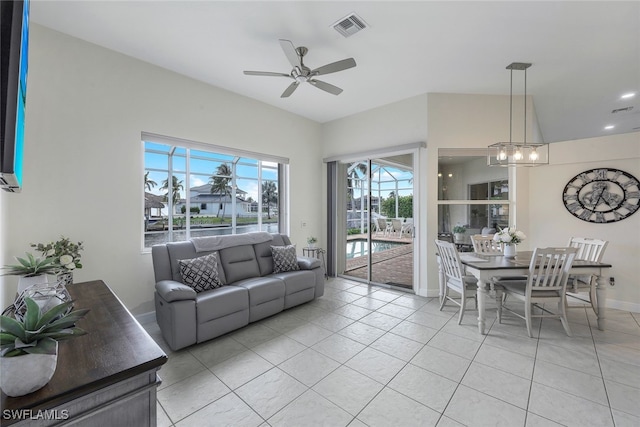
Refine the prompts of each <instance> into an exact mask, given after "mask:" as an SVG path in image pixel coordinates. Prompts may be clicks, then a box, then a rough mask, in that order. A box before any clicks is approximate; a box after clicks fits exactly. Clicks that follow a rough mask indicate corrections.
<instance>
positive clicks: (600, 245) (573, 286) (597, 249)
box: [567, 237, 609, 315]
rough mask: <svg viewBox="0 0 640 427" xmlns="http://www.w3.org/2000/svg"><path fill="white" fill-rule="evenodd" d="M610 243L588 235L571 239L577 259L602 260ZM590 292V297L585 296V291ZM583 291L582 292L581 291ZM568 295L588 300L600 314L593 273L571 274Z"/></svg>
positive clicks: (570, 242) (583, 300) (570, 244)
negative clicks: (585, 274)
mask: <svg viewBox="0 0 640 427" xmlns="http://www.w3.org/2000/svg"><path fill="white" fill-rule="evenodd" d="M608 244H609V242H608V241H606V240H600V239H591V238H588V237H572V238H570V239H569V244H568V246H569V247H572V248H576V249H577V250H578V252H577V253H576V259H579V260H586V261H594V262H602V257H603V255H604V250H605V249H606V248H607V245H608ZM584 291H586V292H587V293H588V298H585V297H584V294H583V292H584ZM581 292H582V293H581ZM567 296H569V297H571V298H574V299H577V300H580V301H582V302H586V303H588V304H589V305H591V308H592V309H593V312H594V313H595V314H596V315H597V314H598V300H597V297H596V280H595V276H591V275H587V276H584V275H570V276H569V281H568V283H567ZM567 306H568V307H569V308H576V307H577V308H580V307H582V306H580V305H578V306H569V305H567Z"/></svg>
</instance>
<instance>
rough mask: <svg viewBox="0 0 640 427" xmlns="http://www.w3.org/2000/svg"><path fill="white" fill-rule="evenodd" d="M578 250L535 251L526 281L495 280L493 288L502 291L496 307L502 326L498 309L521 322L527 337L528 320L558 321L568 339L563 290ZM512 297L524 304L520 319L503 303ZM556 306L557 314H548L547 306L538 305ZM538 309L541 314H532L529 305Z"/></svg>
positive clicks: (529, 323)
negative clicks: (500, 301) (553, 304)
mask: <svg viewBox="0 0 640 427" xmlns="http://www.w3.org/2000/svg"><path fill="white" fill-rule="evenodd" d="M577 252H578V250H577V249H576V248H542V249H541V248H536V249H535V250H534V251H533V255H532V257H531V261H530V263H529V273H528V275H527V278H526V280H513V278H510V279H507V278H495V279H494V280H493V284H494V286H495V287H496V288H497V287H500V288H501V289H502V292H503V298H502V303H501V304H500V305H498V322H500V323H502V310H503V309H504V310H506V311H508V312H510V313H511V314H513V315H515V316H518V317H520V318H521V319H524V320H525V322H526V325H527V332H528V334H529V337H533V335H532V334H531V320H532V318H534V317H551V318H556V319H557V318H559V319H560V321H561V322H562V326H563V327H564V330H565V332H566V333H567V335H569V336H571V329H570V328H569V321H568V320H567V312H566V304H565V298H566V296H565V290H566V287H567V279H568V278H569V270H570V269H571V265H572V263H573V260H574V258H575V256H576V253H577ZM509 297H513V298H515V299H517V300H519V301H523V302H524V316H523V315H521V314H520V313H518V312H516V311H514V310H512V309H510V308H507V307H506V302H507V300H508V298H509ZM546 303H556V304H557V306H558V309H557V312H556V313H552V312H551V311H550V310H549V307H548V306H547V305H545V306H544V307H541V304H546ZM534 305H535V306H536V307H538V308H539V309H540V310H541V314H533V306H534Z"/></svg>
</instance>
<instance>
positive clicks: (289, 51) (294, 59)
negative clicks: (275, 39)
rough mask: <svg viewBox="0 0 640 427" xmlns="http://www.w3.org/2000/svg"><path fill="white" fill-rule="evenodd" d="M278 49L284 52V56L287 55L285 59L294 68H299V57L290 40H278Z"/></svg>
mask: <svg viewBox="0 0 640 427" xmlns="http://www.w3.org/2000/svg"><path fill="white" fill-rule="evenodd" d="M280 47H282V50H283V51H284V54H285V55H287V59H288V60H289V62H290V63H291V65H292V66H294V67H299V66H300V57H299V56H298V54H297V53H296V47H295V46H294V45H293V43H291V40H285V39H280Z"/></svg>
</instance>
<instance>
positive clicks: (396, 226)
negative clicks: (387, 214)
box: [391, 219, 402, 231]
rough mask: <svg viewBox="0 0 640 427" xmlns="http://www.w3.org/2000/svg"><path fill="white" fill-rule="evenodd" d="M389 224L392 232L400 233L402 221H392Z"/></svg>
mask: <svg viewBox="0 0 640 427" xmlns="http://www.w3.org/2000/svg"><path fill="white" fill-rule="evenodd" d="M391 224H392V227H393V231H400V230H401V229H402V220H401V219H392V220H391Z"/></svg>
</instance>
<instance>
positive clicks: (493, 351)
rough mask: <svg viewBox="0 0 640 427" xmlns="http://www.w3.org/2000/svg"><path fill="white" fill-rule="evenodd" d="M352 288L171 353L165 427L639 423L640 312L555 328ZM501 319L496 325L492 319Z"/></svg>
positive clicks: (573, 316) (335, 286)
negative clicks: (603, 323)
mask: <svg viewBox="0 0 640 427" xmlns="http://www.w3.org/2000/svg"><path fill="white" fill-rule="evenodd" d="M438 308H439V307H438V301H437V299H433V298H421V297H416V296H414V295H410V294H406V293H402V292H396V291H392V290H388V289H383V288H377V287H368V286H365V285H362V284H359V283H356V282H350V281H348V280H344V279H330V280H329V281H328V282H327V286H326V292H325V296H324V297H322V298H320V299H317V300H315V301H313V302H310V303H308V304H305V305H303V306H300V307H296V308H293V309H291V310H287V311H285V312H282V313H280V314H277V315H275V316H273V317H271V318H268V319H265V320H262V321H260V322H257V323H254V324H251V325H249V326H247V327H245V328H243V329H241V330H238V331H235V332H232V333H229V334H227V335H225V336H223V337H220V338H217V339H215V340H212V341H209V342H206V343H203V344H200V345H196V346H192V347H189V348H187V349H183V350H181V351H178V352H171V351H169V350H168V348H167V346H166V345H165V343H164V341H162V338H161V336H160V331H159V329H158V326H157V325H156V324H155V323H153V324H148V325H144V326H145V328H146V329H147V330H148V331H149V333H150V334H151V335H152V336H153V337H154V339H156V341H158V343H159V344H160V345H161V346H162V347H163V348H164V349H165V351H166V352H167V354H168V355H169V361H168V362H167V364H166V365H164V367H163V368H162V369H161V371H160V377H161V378H162V384H161V386H160V387H159V390H158V426H159V427H164V426H176V427H181V426H224V425H229V426H234V427H235V426H312V425H323V426H347V425H349V426H394V427H395V426H402V427H406V426H413V425H415V426H436V425H437V426H461V425H467V426H498V425H500V426H509V427H512V426H543V425H544V426H553V425H567V426H571V425H575V426H589V425H592V426H614V425H615V426H639V425H640V404H639V403H640V326H639V323H638V322H639V321H640V315H639V314H637V313H629V312H623V311H618V310H609V311H608V325H607V326H608V327H607V330H606V331H600V330H598V329H597V328H596V327H595V326H594V325H595V316H594V315H593V312H591V311H590V310H586V309H584V308H575V309H571V310H570V312H569V318H570V324H571V328H572V331H573V337H567V336H566V335H565V333H564V330H563V329H562V326H561V325H560V322H559V321H557V320H547V319H545V320H544V321H542V322H540V321H538V322H537V323H535V328H534V329H535V336H536V337H535V338H528V337H527V334H526V328H525V326H524V322H523V321H521V320H520V319H517V318H514V317H507V316H508V313H506V314H505V319H504V323H503V324H498V323H497V322H495V307H494V308H493V309H490V310H489V312H488V314H489V317H490V318H489V319H488V334H487V335H479V334H478V330H477V325H476V318H477V312H475V311H473V310H470V311H468V312H467V313H465V318H464V320H463V324H462V325H457V315H456V311H457V307H455V306H451V307H449V306H448V307H445V309H444V310H443V311H439V309H438ZM491 316H493V317H491Z"/></svg>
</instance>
